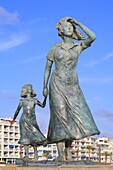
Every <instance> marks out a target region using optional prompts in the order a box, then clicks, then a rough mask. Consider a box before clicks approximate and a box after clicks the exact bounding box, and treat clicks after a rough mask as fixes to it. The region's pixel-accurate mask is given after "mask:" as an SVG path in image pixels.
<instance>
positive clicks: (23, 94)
mask: <svg viewBox="0 0 113 170" xmlns="http://www.w3.org/2000/svg"><path fill="white" fill-rule="evenodd" d="M28 87H31V96H32V97H35V96H36V93H35V92H34V90H33V88H32V84H26V85H24V86H23V87H22V90H21V97H27V88H28Z"/></svg>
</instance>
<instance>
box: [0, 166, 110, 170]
mask: <svg viewBox="0 0 113 170" xmlns="http://www.w3.org/2000/svg"><path fill="white" fill-rule="evenodd" d="M63 166H64V165H63ZM63 166H61V167H60V166H58V167H17V166H5V167H0V170H113V165H90V166H88V165H81V166H80V165H79V166H78V165H65V167H63Z"/></svg>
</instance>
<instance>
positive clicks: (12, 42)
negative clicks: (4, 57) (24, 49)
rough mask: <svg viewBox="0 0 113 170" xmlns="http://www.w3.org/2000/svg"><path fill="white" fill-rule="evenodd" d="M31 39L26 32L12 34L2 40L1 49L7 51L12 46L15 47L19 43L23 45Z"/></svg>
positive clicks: (0, 42)
mask: <svg viewBox="0 0 113 170" xmlns="http://www.w3.org/2000/svg"><path fill="white" fill-rule="evenodd" d="M28 40H29V37H28V36H27V35H26V34H20V35H19V34H18V35H11V36H10V37H8V38H7V39H4V40H1V41H0V51H5V50H8V49H11V48H14V47H16V46H18V45H21V44H23V43H25V42H26V41H28Z"/></svg>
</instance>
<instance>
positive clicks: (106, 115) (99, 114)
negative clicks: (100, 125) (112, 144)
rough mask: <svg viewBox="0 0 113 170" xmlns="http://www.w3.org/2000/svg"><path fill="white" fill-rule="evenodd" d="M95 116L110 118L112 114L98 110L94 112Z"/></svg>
mask: <svg viewBox="0 0 113 170" xmlns="http://www.w3.org/2000/svg"><path fill="white" fill-rule="evenodd" d="M95 115H96V116H100V117H106V118H112V117H113V112H109V111H107V110H98V111H97V112H95ZM110 120H111V119H110Z"/></svg>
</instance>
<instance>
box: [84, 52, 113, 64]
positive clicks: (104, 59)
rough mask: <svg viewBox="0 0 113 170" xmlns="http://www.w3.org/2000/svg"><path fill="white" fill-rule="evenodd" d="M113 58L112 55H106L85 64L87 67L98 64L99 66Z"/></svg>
mask: <svg viewBox="0 0 113 170" xmlns="http://www.w3.org/2000/svg"><path fill="white" fill-rule="evenodd" d="M112 58H113V53H108V54H107V55H106V56H105V57H103V58H100V59H99V60H93V61H91V62H90V63H88V64H86V65H85V66H87V67H94V66H96V65H98V64H101V63H103V62H106V61H109V60H111V59H112Z"/></svg>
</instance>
